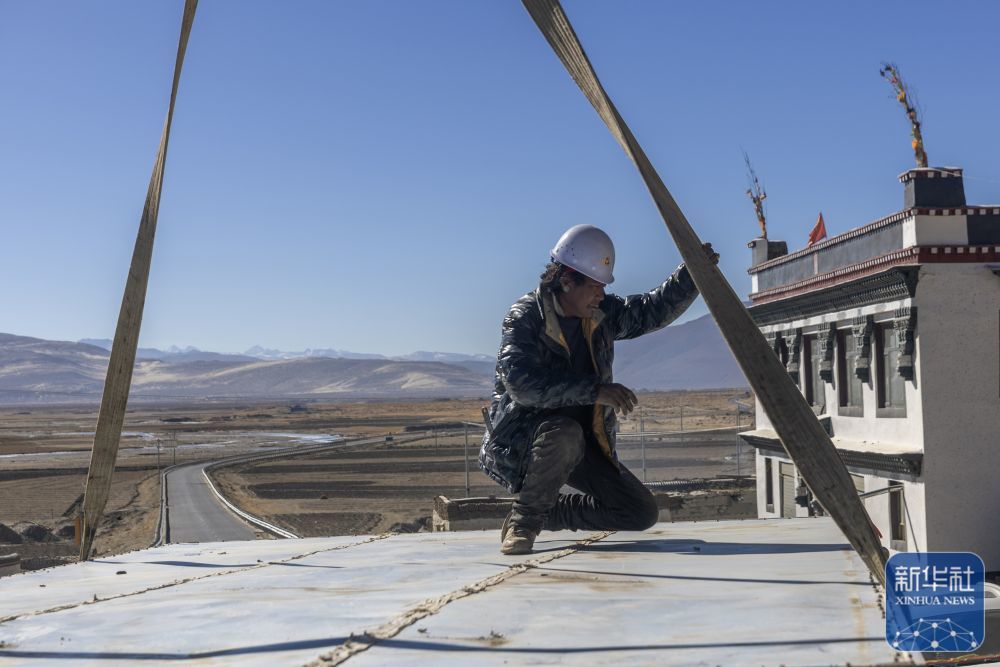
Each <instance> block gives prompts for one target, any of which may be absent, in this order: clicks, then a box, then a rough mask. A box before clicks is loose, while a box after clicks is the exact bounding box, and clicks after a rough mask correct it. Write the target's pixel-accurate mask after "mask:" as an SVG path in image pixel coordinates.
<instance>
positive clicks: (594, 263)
mask: <svg viewBox="0 0 1000 667" xmlns="http://www.w3.org/2000/svg"><path fill="white" fill-rule="evenodd" d="M552 261H554V262H559V263H560V264H563V265H565V266H568V267H570V268H571V269H574V270H576V271H579V272H580V273H582V274H583V275H585V276H587V277H588V278H593V279H594V280H596V281H597V282H599V283H604V284H605V285H610V284H611V283H613V282H614V281H615V277H614V276H613V275H611V272H612V271H613V270H614V268H615V245H614V244H613V243H612V242H611V237H610V236H608V235H607V234H605V233H604V231H603V230H601V229H598V228H597V227H594V226H593V225H576V226H575V227H570V228H569V229H567V230H566V233H565V234H563V235H562V236H561V237H559V241H557V242H556V245H555V247H554V248H552Z"/></svg>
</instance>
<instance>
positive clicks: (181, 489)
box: [165, 461, 257, 542]
mask: <svg viewBox="0 0 1000 667" xmlns="http://www.w3.org/2000/svg"><path fill="white" fill-rule="evenodd" d="M211 463H212V462H211V461H206V462H204V463H197V464H194V465H189V466H182V467H180V468H175V469H173V470H171V471H170V472H168V473H167V474H166V477H165V479H166V482H167V525H169V526H170V529H169V533H168V538H169V539H168V540H167V541H169V542H228V541H232V540H253V539H256V538H257V531H256V530H254V528H252V527H251V526H250V525H249V524H248V523H246V522H245V521H243V520H242V519H240V518H239V517H238V516H236V515H235V514H233V513H232V512H230V511H229V509H227V508H226V506H225V505H223V504H222V502H221V501H220V500H219V499H218V498H217V497H216V495H215V494H214V493H213V492H212V487H211V486H209V484H208V480H207V479H205V474H204V471H205V466H208V465H211Z"/></svg>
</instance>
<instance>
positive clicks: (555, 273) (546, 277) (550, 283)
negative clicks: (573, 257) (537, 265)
mask: <svg viewBox="0 0 1000 667" xmlns="http://www.w3.org/2000/svg"><path fill="white" fill-rule="evenodd" d="M563 276H566V277H567V278H569V279H571V280H572V281H573V282H574V283H575V284H577V285H582V284H583V283H584V282H585V281H586V280H587V278H586V276H584V275H583V274H582V273H580V272H579V271H574V270H573V269H571V268H569V267H568V266H566V265H565V264H560V263H559V262H549V263H548V264H546V265H545V271H544V272H542V275H541V280H542V289H547V290H549V291H550V292H561V291H562V285H561V284H560V282H559V281H560V279H561V278H562V277H563Z"/></svg>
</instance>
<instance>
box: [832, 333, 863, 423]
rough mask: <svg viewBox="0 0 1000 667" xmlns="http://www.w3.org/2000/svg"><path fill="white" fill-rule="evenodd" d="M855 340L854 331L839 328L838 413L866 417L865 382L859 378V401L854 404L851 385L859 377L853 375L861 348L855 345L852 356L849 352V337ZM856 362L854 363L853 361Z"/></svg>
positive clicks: (844, 415)
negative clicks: (852, 402) (851, 401)
mask: <svg viewBox="0 0 1000 667" xmlns="http://www.w3.org/2000/svg"><path fill="white" fill-rule="evenodd" d="M848 337H850V338H851V341H852V342H853V341H854V333H853V332H852V331H851V330H850V329H837V341H836V345H837V351H836V354H837V414H838V415H839V416H841V417H864V416H865V399H864V388H865V383H864V382H861V381H860V380H857V382H858V383H859V384H858V395H857V397H856V399H857V403H856V404H855V405H852V404H851V403H850V400H851V387H852V386H853V385H854V382H855V380H856V379H857V378H856V377H854V375H853V370H854V368H855V367H856V366H857V359H858V356H859V350H858V348H857V346H855V348H854V350H853V352H852V353H851V356H848V354H847V339H848ZM852 361H853V362H854V363H853V364H852V363H851V362H852Z"/></svg>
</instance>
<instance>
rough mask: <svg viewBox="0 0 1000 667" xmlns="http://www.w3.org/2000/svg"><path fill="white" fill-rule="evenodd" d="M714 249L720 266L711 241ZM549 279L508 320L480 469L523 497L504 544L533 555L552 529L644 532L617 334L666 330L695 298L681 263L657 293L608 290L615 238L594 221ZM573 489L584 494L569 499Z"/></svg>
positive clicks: (558, 250)
mask: <svg viewBox="0 0 1000 667" xmlns="http://www.w3.org/2000/svg"><path fill="white" fill-rule="evenodd" d="M705 251H706V252H707V253H708V254H709V256H710V257H711V258H712V259H713V261H715V262H718V255H716V254H715V253H714V252H713V251H712V248H711V245H710V244H706V245H705ZM551 255H552V262H551V263H550V264H549V265H548V266H546V267H545V272H544V273H543V274H542V280H541V284H540V285H539V286H538V289H536V290H535V291H533V292H531V293H529V294H526V295H525V296H523V297H521V299H520V300H518V302H517V303H515V304H514V305H513V306H512V307H511V309H510V312H509V313H507V317H506V318H504V321H503V337H502V341H501V344H500V352H499V354H498V355H497V370H496V387H495V390H494V393H493V400H492V403H491V405H490V410H489V414H488V420H489V422H488V426H489V429H488V431H487V433H486V435H485V436H484V438H483V447H482V450H481V452H480V454H479V464H480V466H482V468H483V470H484V471H485V472H486V474H487V475H489V476H490V477H491V478H493V479H494V480H496V481H497V482H499V483H500V484H502V485H503V486H505V487H507V489H508V490H509V491H510V492H511V493H517V494H518V497H517V500H516V501H515V502H514V507H513V510H512V511H511V513H510V514H509V515H508V516H507V519H506V521H504V525H503V528H502V529H501V532H500V541H501V547H500V551H501V552H502V553H505V554H526V553H531V549H532V547H533V546H534V542H535V537H536V536H537V535H538V533H539V532H540V531H541V530H542V529H543V528H544V529H546V530H565V529H572V530H577V529H586V530H645V529H647V528H649V527H651V526H652V525H653V524H654V523H656V521H657V518H658V514H659V510H658V508H657V506H656V500H655V498H654V497H653V494H652V493H650V491H649V490H648V489H647V488H646V487H645V486H644V485H643V484H642V482H640V481H639V480H638V479H637V478H636V477H635V475H633V474H632V473H631V472H629V470H628V469H627V468H626V467H625V466H623V465H622V464H621V463H620V462H619V461H618V458H617V456H616V454H615V432H616V430H617V428H616V424H617V420H616V416H615V412H616V411H618V412H621V413H622V414H623V415H627V414H628V413H629V412H631V411H632V409H633V408H634V407H635V405H636V403H637V399H636V396H635V394H634V393H633V392H632V391H631V390H630V389H628V388H627V387H625V386H623V385H621V384H616V383H615V382H614V381H613V380H612V373H611V364H612V361H613V359H614V341H616V340H621V339H627V338H636V337H637V336H641V335H643V334H646V333H650V332H652V331H656V330H658V329H662V328H663V327H665V326H667V325H668V324H669V323H670V322H672V321H673V320H674V319H676V318H677V317H678V316H680V315H681V313H683V312H684V310H685V309H686V308H687V307H688V306H690V305H691V303H692V302H693V301H694V300H695V298H696V297H697V296H698V290H697V288H696V287H695V285H694V282H693V281H692V280H691V276H690V275H689V274H688V271H687V268H686V267H685V266H683V265H681V267H680V268H679V269H677V271H675V272H674V274H673V275H672V276H670V277H669V278H668V279H667V281H666V282H665V283H663V284H662V285H660V286H659V287H657V288H656V289H654V290H653V291H651V292H649V293H648V294H638V295H634V296H629V297H626V298H624V299H623V298H621V297H619V296H615V295H613V294H605V292H604V287H605V286H606V285H608V284H610V283H611V282H612V281H613V280H614V277H613V276H612V270H613V269H614V264H615V250H614V246H613V245H612V243H611V239H610V238H609V237H608V235H607V234H605V233H604V232H603V231H602V230H600V229H598V228H597V227H593V226H591V225H577V226H575V227H572V228H571V229H569V230H568V231H567V232H566V233H565V234H563V235H562V238H560V239H559V242H558V243H556V246H555V248H553V249H552V253H551ZM564 484H567V485H569V486H571V487H573V488H574V489H577V490H579V491H580V492H581V493H574V494H561V493H559V490H560V488H561V487H562V486H563V485H564Z"/></svg>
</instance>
